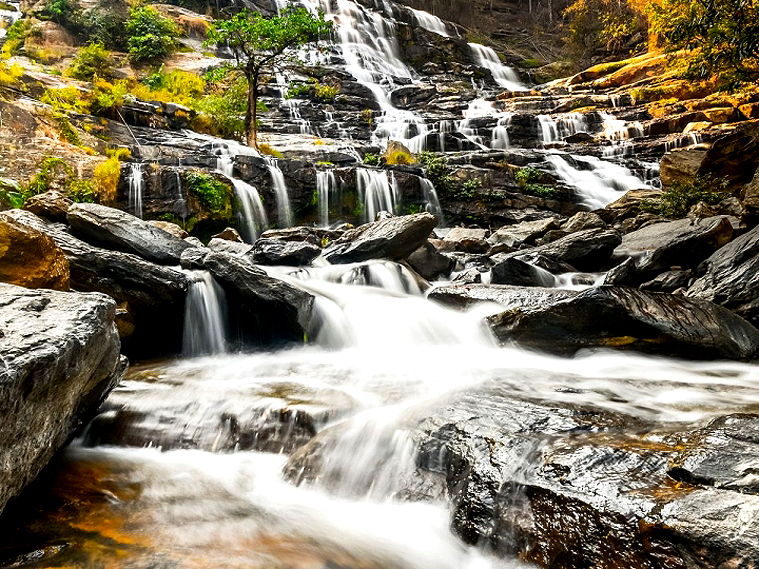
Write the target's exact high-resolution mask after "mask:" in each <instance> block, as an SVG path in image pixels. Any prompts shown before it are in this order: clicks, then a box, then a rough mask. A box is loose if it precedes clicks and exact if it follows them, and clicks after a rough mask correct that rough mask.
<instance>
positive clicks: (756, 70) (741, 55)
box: [649, 0, 759, 87]
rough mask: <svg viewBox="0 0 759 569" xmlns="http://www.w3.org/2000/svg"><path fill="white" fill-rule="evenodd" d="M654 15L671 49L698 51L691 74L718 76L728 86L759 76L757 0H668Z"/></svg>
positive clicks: (654, 6) (654, 7) (655, 27)
mask: <svg viewBox="0 0 759 569" xmlns="http://www.w3.org/2000/svg"><path fill="white" fill-rule="evenodd" d="M649 14H650V18H651V31H653V32H654V33H656V34H657V35H658V36H659V38H661V41H663V43H664V45H665V47H666V48H667V50H668V51H676V50H680V49H686V50H692V52H691V54H690V58H689V62H688V75H689V76H691V77H698V78H708V77H710V76H717V77H719V78H720V79H723V80H724V81H725V85H726V86H728V87H733V86H735V85H736V84H737V83H739V82H740V81H751V80H753V79H756V78H757V77H758V76H759V2H757V0H663V1H662V2H661V3H658V2H652V3H651V4H650V5H649Z"/></svg>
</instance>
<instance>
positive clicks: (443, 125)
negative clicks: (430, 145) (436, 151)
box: [438, 121, 456, 152]
mask: <svg viewBox="0 0 759 569" xmlns="http://www.w3.org/2000/svg"><path fill="white" fill-rule="evenodd" d="M453 132H456V123H455V122H454V121H440V122H439V123H438V137H439V142H440V152H445V135H446V134H451V133H453Z"/></svg>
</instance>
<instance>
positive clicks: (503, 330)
mask: <svg viewBox="0 0 759 569" xmlns="http://www.w3.org/2000/svg"><path fill="white" fill-rule="evenodd" d="M489 323H490V325H491V328H492V329H493V332H494V333H495V335H496V337H497V338H498V339H499V340H500V341H501V342H508V341H515V342H517V343H518V344H520V345H522V346H524V347H527V348H532V349H536V350H541V351H546V352H550V353H554V354H559V355H571V354H574V353H575V352H577V351H578V350H580V349H583V348H615V349H623V350H634V351H641V352H646V353H654V354H660V355H668V356H676V357H685V358H695V359H714V358H719V359H734V360H754V359H756V358H757V355H758V353H759V330H757V329H756V328H754V327H753V326H752V325H751V324H749V323H748V322H746V321H745V320H744V319H743V318H741V317H739V316H736V315H735V314H733V313H732V312H730V311H729V310H726V309H724V308H722V307H721V306H718V305H716V304H714V303H712V302H709V301H704V300H698V299H690V298H685V297H681V296H676V295H672V294H666V293H656V292H647V291H641V290H637V289H633V288H626V287H613V286H602V287H599V288H592V289H588V290H585V291H583V292H580V293H577V294H576V296H574V297H571V298H568V299H566V300H559V301H555V302H553V303H550V304H545V305H543V306H533V307H531V308H515V309H511V310H508V311H505V312H503V313H501V314H498V315H495V316H491V317H490V318H489Z"/></svg>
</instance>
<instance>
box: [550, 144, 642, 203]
mask: <svg viewBox="0 0 759 569" xmlns="http://www.w3.org/2000/svg"><path fill="white" fill-rule="evenodd" d="M570 158H571V159H573V160H574V161H575V162H576V163H577V164H578V165H582V166H583V167H584V168H583V169H580V168H576V167H574V166H572V165H571V164H570V163H569V162H568V161H567V160H566V159H564V158H563V157H562V156H560V155H558V154H551V155H549V156H546V161H548V162H549V163H550V164H552V165H553V167H554V170H555V172H556V174H557V175H558V176H559V177H560V178H561V179H562V180H563V181H564V183H566V184H567V185H569V186H572V187H573V188H574V189H575V191H576V192H577V194H578V195H579V196H580V198H581V202H580V203H582V205H585V206H588V207H590V208H592V209H599V208H602V207H604V206H606V205H607V204H610V203H611V202H613V201H615V200H617V199H619V198H620V197H621V196H622V194H623V193H624V192H627V191H628V190H635V189H641V188H646V187H650V186H647V185H646V183H645V182H643V180H641V179H640V178H638V177H637V176H635V175H634V174H633V173H632V172H631V171H630V170H628V169H627V168H625V167H623V166H620V165H618V164H614V163H612V162H608V161H606V160H601V159H600V158H596V157H594V156H577V155H571V156H570Z"/></svg>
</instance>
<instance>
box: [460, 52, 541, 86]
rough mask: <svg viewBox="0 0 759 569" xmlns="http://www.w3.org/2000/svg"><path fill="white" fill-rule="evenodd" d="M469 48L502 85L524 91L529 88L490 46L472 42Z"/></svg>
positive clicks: (482, 65)
mask: <svg viewBox="0 0 759 569" xmlns="http://www.w3.org/2000/svg"><path fill="white" fill-rule="evenodd" d="M469 48H470V49H471V50H472V53H473V54H474V57H475V60H476V61H477V63H478V65H479V66H480V67H484V68H485V69H487V70H489V71H490V73H492V74H493V79H495V82H496V83H498V84H499V85H500V86H501V87H504V88H506V89H508V90H509V91H524V90H526V89H527V88H526V87H525V86H524V85H522V84H521V83H520V82H519V77H517V74H516V72H515V71H514V70H513V69H512V68H511V67H509V66H508V65H504V64H503V63H501V60H500V59H498V54H497V53H496V52H495V51H494V50H493V49H492V48H490V47H487V46H485V45H480V44H478V43H470V44H469Z"/></svg>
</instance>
